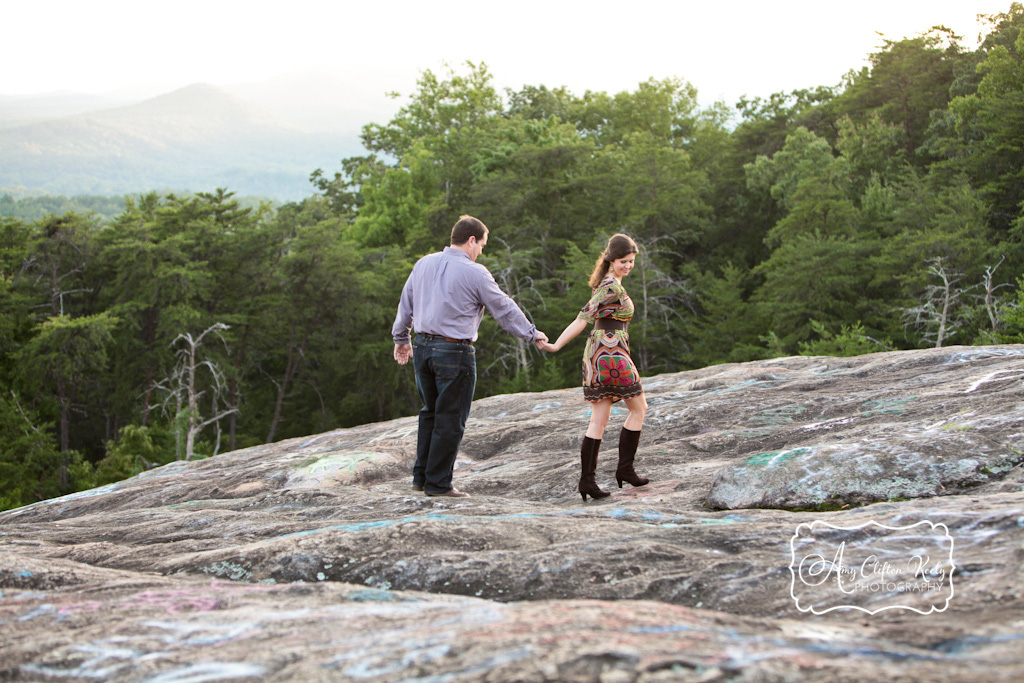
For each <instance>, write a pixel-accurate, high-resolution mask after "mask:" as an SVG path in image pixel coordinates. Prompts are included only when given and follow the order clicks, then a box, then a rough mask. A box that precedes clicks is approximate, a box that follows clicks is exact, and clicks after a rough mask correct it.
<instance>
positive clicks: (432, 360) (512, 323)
mask: <svg viewBox="0 0 1024 683" xmlns="http://www.w3.org/2000/svg"><path fill="white" fill-rule="evenodd" d="M487 234H488V229H487V226H486V225H484V224H483V223H482V222H481V221H480V220H478V219H476V218H473V217H472V216H462V217H461V218H460V219H459V221H458V222H457V223H456V224H455V226H454V227H453V228H452V235H451V246H449V247H446V248H445V250H444V251H441V252H437V253H434V254H429V255H427V256H424V257H423V258H421V259H420V260H419V261H418V262H417V263H416V265H415V266H414V267H413V270H412V273H410V275H409V278H408V280H407V281H406V283H405V286H404V287H403V288H402V296H401V299H400V301H399V305H398V314H397V315H396V317H395V323H394V326H393V328H392V338H393V340H394V342H395V350H394V357H395V360H396V361H398V363H400V364H402V365H405V364H406V363H408V362H409V360H410V358H411V359H412V360H413V366H414V368H415V372H416V388H417V390H418V391H419V394H420V398H421V399H422V400H423V408H421V409H420V412H419V429H418V432H417V442H416V463H415V465H414V466H413V482H412V487H413V489H414V490H417V491H423V492H424V493H425V494H426V495H428V496H449V497H465V496H468V494H466V493H464V492H462V491H459V490H458V489H456V488H455V487H454V485H453V484H452V473H453V471H454V467H455V458H456V456H457V454H458V449H459V445H460V444H461V442H462V435H463V433H464V432H465V427H466V420H467V418H468V417H469V409H470V405H471V403H472V400H473V390H474V388H475V387H476V353H475V349H474V347H473V342H474V341H475V339H476V335H477V329H478V328H479V326H480V321H481V319H482V318H483V312H484V309H485V308H486V309H487V310H488V311H489V312H490V313H491V315H492V316H494V318H495V320H497V322H498V324H499V325H501V327H502V328H503V329H504V330H505V331H507V332H508V333H509V334H512V335H514V336H516V337H520V338H523V339H528V340H529V341H531V342H534V343H535V344H536V346H537V348H538V349H540V350H542V351H547V352H551V353H554V352H556V351H558V350H559V349H561V348H562V347H563V346H565V345H566V344H567V343H568V342H569V341H571V340H572V339H574V338H576V337H577V336H578V335H579V334H580V333H581V332H583V331H584V330H585V329H587V328H588V327H589V326H591V325H593V327H592V328H591V330H590V333H589V335H588V337H587V343H586V348H585V349H584V352H583V398H584V400H586V401H588V402H589V403H590V404H591V414H590V424H589V426H588V427H587V432H586V435H585V436H584V437H583V443H582V445H581V448H580V464H581V474H580V481H579V486H578V491H579V493H580V495H581V496H582V497H583V500H584V502H585V501H586V500H587V496H590V497H591V498H595V499H597V498H604V497H606V496H608V495H610V494H609V493H608V492H607V491H603V490H602V489H601V488H600V487H599V486H598V485H597V481H596V472H597V456H598V452H599V450H600V448H601V440H602V438H603V435H604V430H605V427H606V426H607V425H608V420H609V418H610V417H611V412H612V405H613V404H614V403H616V402H617V401H623V402H624V403H625V405H626V407H627V408H628V409H629V416H628V417H627V418H626V421H625V424H624V425H623V427H622V430H621V432H620V433H619V462H618V467H617V468H616V470H615V479H616V481H617V482H618V485H619V487H620V488H621V487H622V482H624V481H625V482H628V483H629V484H632V485H633V486H643V485H644V484H646V483H648V479H646V478H645V477H641V476H639V475H638V474H637V473H636V471H635V469H634V468H633V460H634V458H635V456H636V450H637V445H638V443H639V441H640V432H641V430H642V429H643V423H644V414H645V413H646V411H647V400H646V398H645V397H644V390H643V386H642V385H641V382H640V375H639V373H638V372H637V369H636V365H635V364H634V363H633V360H632V358H631V357H630V354H629V334H628V332H627V328H628V326H629V320H630V319H631V318H632V317H633V302H632V301H631V300H630V298H629V296H628V295H627V294H626V290H625V289H624V288H623V286H622V279H623V278H624V277H626V276H627V275H629V273H630V271H631V270H632V269H633V266H634V265H635V262H636V255H637V252H638V249H637V246H636V243H635V242H634V241H633V240H632V239H631V238H630V237H628V236H626V235H622V234H618V235H614V236H612V238H611V239H609V240H608V244H607V246H606V247H605V249H604V251H603V252H602V254H601V256H600V257H599V258H598V259H597V263H596V264H595V266H594V272H593V273H592V274H591V276H590V282H589V284H590V287H591V289H592V290H593V294H592V296H591V298H590V301H588V302H587V305H586V306H584V307H583V310H581V311H580V313H579V315H578V316H577V317H576V319H575V320H573V321H572V322H571V323H570V324H569V325H568V326H567V327H566V328H565V330H564V331H563V332H562V334H561V335H559V337H558V339H557V340H555V341H554V342H553V343H552V342H550V341H549V340H548V337H547V335H545V334H544V333H543V332H540V331H539V330H537V328H536V327H535V326H534V325H533V324H532V323H530V322H529V320H528V319H527V318H526V316H525V315H524V314H523V312H522V311H521V310H520V309H519V307H518V306H517V305H516V303H515V302H514V301H512V299H511V298H510V297H509V296H508V295H507V294H505V293H504V292H502V291H501V289H500V288H499V287H498V285H497V283H496V282H495V281H494V277H493V276H492V275H491V274H490V271H488V270H487V269H486V268H485V267H484V266H483V265H481V264H478V263H476V259H477V257H479V256H480V254H481V253H482V252H483V249H484V247H485V246H486V244H487ZM414 325H415V328H416V334H415V337H413V336H412V328H413V326H414Z"/></svg>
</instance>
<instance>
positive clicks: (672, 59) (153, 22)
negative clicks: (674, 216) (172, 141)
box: [0, 0, 1011, 104]
mask: <svg viewBox="0 0 1024 683" xmlns="http://www.w3.org/2000/svg"><path fill="white" fill-rule="evenodd" d="M1010 4H1011V0H860V1H859V2H848V3H847V2H836V1H835V0H832V1H829V0H759V1H757V2H753V1H749V0H721V1H719V2H716V1H715V0H702V1H700V2H694V1H692V0H674V1H656V0H619V1H618V2H614V3H612V2H605V1H604V0H576V1H575V2H565V1H563V0H546V1H538V0H512V1H508V2H496V1H495V0H474V1H473V2H468V1H465V0H455V1H451V2H445V1H444V0H441V1H439V2H431V1H429V0H415V1H409V0H286V1H285V2H274V3H261V2H258V0H257V1H252V0H250V1H249V2H240V1H238V0H170V1H168V0H164V1H163V2H160V1H159V0H143V1H141V2H140V0H92V1H91V2H83V1H82V0H32V1H26V0H18V1H16V2H12V3H8V5H7V6H6V7H5V8H4V10H3V19H4V31H3V39H2V40H0V64H2V65H3V66H2V68H0V94H4V95H23V94H40V93H47V92H53V91H58V90H71V91H78V92H87V93H101V92H108V91H113V90H116V89H120V88H125V87H130V86H137V85H140V84H154V83H157V84H160V85H161V86H166V87H165V88H164V89H165V90H170V89H172V88H175V87H181V86H184V85H188V84H190V83H195V82H207V83H214V84H221V85H225V84H234V83H244V82H251V81H258V80H263V79H265V78H268V77H271V76H275V75H279V74H283V73H288V72H292V71H297V70H302V69H305V68H308V67H324V66H331V67H333V66H335V65H337V67H338V68H339V69H340V70H344V71H347V72H348V73H349V74H350V75H352V74H358V73H359V72H360V70H361V69H368V68H370V67H373V71H374V72H375V73H377V74H378V75H376V76H374V80H375V83H374V85H376V84H377V82H379V85H380V88H381V91H385V90H398V91H400V92H401V93H402V94H403V95H407V94H409V93H410V92H411V90H412V87H413V86H414V84H415V82H416V78H417V77H418V76H419V74H420V73H421V72H422V71H423V70H425V69H431V70H433V71H435V73H436V72H438V71H440V70H442V68H443V67H442V65H443V63H444V62H448V63H449V64H453V65H458V64H461V63H462V62H464V61H465V60H467V59H468V60H473V61H477V62H480V61H482V62H485V63H486V64H487V65H488V67H489V68H490V70H491V73H492V74H494V76H495V82H496V84H497V85H498V86H500V87H505V86H508V87H512V88H519V87H521V86H522V85H524V84H530V85H546V86H549V87H557V86H560V85H565V86H568V87H569V89H570V90H571V91H572V92H574V93H577V94H583V92H585V91H586V90H603V91H607V92H610V93H616V92H620V91H623V90H632V89H635V87H636V85H637V84H638V83H640V82H641V81H644V80H647V79H648V78H651V77H654V78H658V79H661V78H666V77H679V78H682V79H684V80H686V81H689V82H690V83H693V84H694V85H695V86H697V88H698V90H699V92H700V99H701V100H702V101H703V102H710V101H712V100H714V99H718V98H722V99H725V100H726V102H728V103H729V104H732V103H734V102H735V101H736V100H737V99H738V98H739V97H740V96H741V95H748V96H765V95H769V94H771V93H773V92H779V91H788V90H793V89H796V88H804V87H814V86H818V85H834V84H836V83H838V82H839V80H840V78H841V77H842V75H843V74H844V73H846V72H847V71H849V70H850V69H855V68H859V67H860V66H862V65H863V64H864V63H865V60H866V57H867V56H868V54H869V53H871V52H873V51H876V50H877V48H878V47H879V46H880V45H881V39H880V38H879V36H878V35H877V33H876V32H881V33H883V34H884V35H885V36H886V37H889V38H892V39H899V38H903V37H905V36H913V35H917V34H919V33H921V32H923V31H926V30H927V29H928V28H929V27H930V26H932V25H935V24H944V25H946V26H948V27H949V28H952V29H954V30H956V31H957V32H958V33H960V34H961V35H964V36H965V38H966V39H967V44H968V45H970V46H971V47H974V45H975V38H976V37H977V34H978V33H979V31H980V30H981V28H982V27H981V24H979V23H978V22H977V21H976V16H977V15H978V14H979V13H981V14H995V13H1000V12H1007V11H1009V9H1010Z"/></svg>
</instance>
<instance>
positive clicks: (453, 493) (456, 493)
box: [427, 486, 469, 498]
mask: <svg viewBox="0 0 1024 683" xmlns="http://www.w3.org/2000/svg"><path fill="white" fill-rule="evenodd" d="M427 495H428V496H430V497H431V498H437V497H438V496H447V497H449V498H469V494H468V493H463V492H462V491H460V490H458V489H457V488H455V487H454V486H453V487H452V488H450V489H448V490H447V491H445V492H443V493H428V494H427Z"/></svg>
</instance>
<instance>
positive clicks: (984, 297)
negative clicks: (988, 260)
mask: <svg viewBox="0 0 1024 683" xmlns="http://www.w3.org/2000/svg"><path fill="white" fill-rule="evenodd" d="M1005 260H1006V256H1001V257H1000V258H999V263H997V264H995V265H994V266H985V275H984V276H983V277H982V278H981V284H980V287H981V289H982V292H983V293H982V294H980V295H978V298H979V299H981V301H982V303H983V304H984V306H985V312H986V313H988V319H989V322H990V323H991V324H992V332H991V334H992V335H995V334H996V333H997V332H998V331H999V310H998V308H999V304H998V302H997V301H996V296H995V295H996V291H997V290H998V289H999V288H1000V287H1009V286H1010V285H1008V284H1007V283H1005V282H1004V283H1002V284H998V285H997V284H995V274H996V271H997V270H998V269H999V266H1001V265H1003V261H1005Z"/></svg>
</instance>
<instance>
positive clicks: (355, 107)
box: [0, 78, 397, 200]
mask: <svg viewBox="0 0 1024 683" xmlns="http://www.w3.org/2000/svg"><path fill="white" fill-rule="evenodd" d="M325 89H326V90H325ZM233 90H234V93H232V92H228V91H227V90H226V89H223V88H218V87H214V86H211V85H192V86H189V87H186V88H182V89H180V90H176V91H174V92H170V93H167V94H164V95H160V96H158V97H154V98H151V99H148V100H144V101H141V102H138V103H134V104H129V105H126V106H114V107H109V106H106V107H104V106H103V105H109V104H110V102H109V101H104V100H103V98H100V97H92V98H90V97H88V96H72V95H64V96H62V97H59V98H56V99H52V96H50V97H51V99H48V98H36V99H34V100H31V99H26V98H11V97H0V192H2V189H3V188H25V189H28V190H44V191H47V192H50V193H54V194H65V195H73V194H134V193H139V192H145V191H148V190H175V191H210V190H213V189H216V188H218V187H226V188H227V189H229V190H231V191H234V192H237V193H238V194H241V195H259V196H267V197H273V198H276V199H281V200H294V199H299V198H301V197H304V196H308V195H309V194H311V192H312V187H311V186H310V184H309V180H308V179H309V175H310V173H312V171H313V170H315V169H317V168H323V169H324V170H325V171H328V172H333V171H334V170H336V169H337V168H338V167H339V162H340V160H341V159H343V158H345V157H348V156H354V155H357V154H361V153H363V150H362V146H361V144H360V142H359V137H358V135H359V130H360V128H361V127H362V125H364V124H366V123H369V122H370V121H371V120H380V115H381V113H382V111H383V110H382V107H381V105H380V101H381V100H383V93H381V95H380V96H379V97H377V98H376V102H374V103H373V104H372V106H365V105H360V104H359V102H360V100H361V99H362V98H361V97H360V93H358V92H357V91H355V90H354V89H353V91H350V92H343V90H344V88H339V87H338V85H337V84H325V82H324V81H320V82H319V83H318V82H317V81H316V79H315V78H312V79H310V78H307V79H305V80H302V79H298V80H296V79H285V78H282V79H278V80H276V81H271V82H267V83H264V84H258V85H251V86H236V87H235V88H234V89H233ZM241 95H248V97H243V96H241ZM365 101H367V100H364V102H365ZM254 102H256V103H254ZM257 103H262V104H264V105H267V106H259V104H257ZM396 108H397V107H396ZM62 112H63V114H62ZM68 112H70V115H67V113H68ZM384 116H385V120H386V116H387V115H384ZM289 119H290V120H289ZM4 121H7V122H8V123H7V124H4V123H3V122H4Z"/></svg>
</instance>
